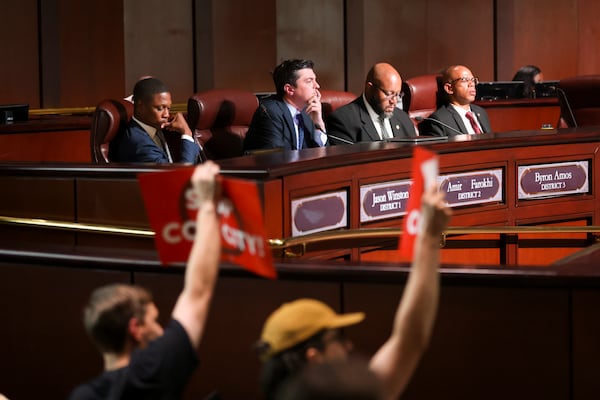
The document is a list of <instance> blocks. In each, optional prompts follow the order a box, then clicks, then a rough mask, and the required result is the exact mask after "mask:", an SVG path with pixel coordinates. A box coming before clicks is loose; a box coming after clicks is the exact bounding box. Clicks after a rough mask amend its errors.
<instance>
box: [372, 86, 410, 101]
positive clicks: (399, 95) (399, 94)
mask: <svg viewBox="0 0 600 400" xmlns="http://www.w3.org/2000/svg"><path fill="white" fill-rule="evenodd" d="M371 85H373V87H375V88H377V90H379V91H380V92H381V93H383V94H384V95H385V99H386V100H391V99H393V98H394V97H396V100H398V101H400V100H402V98H403V97H404V92H389V91H387V90H383V89H382V88H381V87H380V86H379V85H376V84H374V83H373V82H371Z"/></svg>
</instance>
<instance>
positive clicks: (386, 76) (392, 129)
mask: <svg viewBox="0 0 600 400" xmlns="http://www.w3.org/2000/svg"><path fill="white" fill-rule="evenodd" d="M401 97H402V78H401V77H400V74H399V73H398V71H396V69H395V68H394V67H392V66H391V65H390V64H388V63H378V64H375V65H374V66H373V67H371V69H370V70H369V72H368V73H367V79H366V80H365V88H364V92H363V94H362V95H361V96H359V97H358V98H356V99H355V100H354V101H352V102H351V103H349V104H347V105H345V106H343V107H340V108H338V109H337V110H335V111H334V112H333V113H331V115H330V116H329V118H328V119H327V121H326V122H325V126H326V127H327V133H328V134H329V135H330V136H329V139H330V142H331V144H341V142H340V141H336V139H335V137H340V138H343V139H346V140H349V141H351V142H353V143H356V142H373V141H377V140H385V139H391V138H410V137H414V136H416V131H415V127H414V125H413V123H412V122H411V120H410V118H408V115H407V114H406V113H405V112H404V111H402V110H400V109H399V108H398V107H396V105H397V104H398V101H399V100H400V98H401Z"/></svg>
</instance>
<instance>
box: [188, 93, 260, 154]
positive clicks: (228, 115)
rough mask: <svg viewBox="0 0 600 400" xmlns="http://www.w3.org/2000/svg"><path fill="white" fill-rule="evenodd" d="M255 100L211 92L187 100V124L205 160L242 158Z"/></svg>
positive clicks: (256, 104)
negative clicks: (201, 147)
mask: <svg viewBox="0 0 600 400" xmlns="http://www.w3.org/2000/svg"><path fill="white" fill-rule="evenodd" d="M257 108H258V98H257V97H256V95H255V94H254V93H252V92H247V91H243V90H234V89H213V90H207V91H204V92H199V93H196V94H194V95H193V96H191V97H190V98H189V99H188V105H187V120H188V124H189V126H190V128H191V129H192V130H195V135H196V138H197V139H198V141H199V142H200V143H201V144H202V146H203V148H204V153H205V154H206V157H208V158H210V159H215V160H216V159H221V158H229V157H238V156H241V155H242V151H243V144H244V138H245V137H246V133H247V132H248V127H249V125H250V121H252V116H253V115H254V112H255V111H256V109H257Z"/></svg>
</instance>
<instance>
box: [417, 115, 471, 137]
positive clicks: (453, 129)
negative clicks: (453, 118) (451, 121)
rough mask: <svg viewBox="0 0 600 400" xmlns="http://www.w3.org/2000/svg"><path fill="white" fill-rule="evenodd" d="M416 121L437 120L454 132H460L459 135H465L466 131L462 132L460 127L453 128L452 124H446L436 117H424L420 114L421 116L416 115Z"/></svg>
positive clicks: (436, 121)
mask: <svg viewBox="0 0 600 400" xmlns="http://www.w3.org/2000/svg"><path fill="white" fill-rule="evenodd" d="M415 121H417V122H421V121H430V122H435V123H436V124H439V125H441V126H443V127H444V128H448V129H450V130H451V131H453V132H454V133H457V134H459V135H465V134H464V133H462V132H461V131H459V130H458V129H456V128H453V127H451V126H450V125H448V124H445V123H443V122H442V121H439V120H437V119H435V118H429V117H425V118H423V117H420V116H419V117H415Z"/></svg>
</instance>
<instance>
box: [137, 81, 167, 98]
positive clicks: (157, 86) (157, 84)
mask: <svg viewBox="0 0 600 400" xmlns="http://www.w3.org/2000/svg"><path fill="white" fill-rule="evenodd" d="M168 91H169V88H168V87H167V85H165V84H164V83H163V82H162V81H161V80H160V79H156V78H152V77H150V78H146V79H140V80H139V81H138V82H137V83H136V84H135V86H134V87H133V99H132V100H133V104H137V103H138V101H143V102H147V101H150V100H152V98H153V97H154V95H155V94H158V93H166V92H168Z"/></svg>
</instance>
